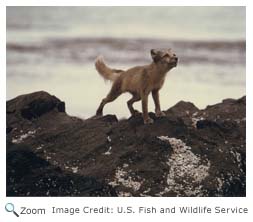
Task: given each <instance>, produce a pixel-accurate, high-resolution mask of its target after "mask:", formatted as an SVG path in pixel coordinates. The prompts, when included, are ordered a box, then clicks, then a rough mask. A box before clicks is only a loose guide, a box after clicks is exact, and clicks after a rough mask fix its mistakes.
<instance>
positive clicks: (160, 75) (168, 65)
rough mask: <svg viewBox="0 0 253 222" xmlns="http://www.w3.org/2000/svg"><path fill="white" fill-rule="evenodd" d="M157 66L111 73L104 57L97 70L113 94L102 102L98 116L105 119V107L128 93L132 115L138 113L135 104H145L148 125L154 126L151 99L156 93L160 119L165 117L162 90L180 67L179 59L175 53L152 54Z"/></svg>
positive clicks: (143, 107) (112, 71)
mask: <svg viewBox="0 0 253 222" xmlns="http://www.w3.org/2000/svg"><path fill="white" fill-rule="evenodd" d="M151 56H152V58H153V62H152V63H151V64H150V65H145V66H136V67H133V68H130V69H128V70H126V71H123V70H118V69H111V68H109V67H108V66H106V64H105V63H104V61H103V59H102V57H98V58H97V59H96V62H95V67H96V69H97V71H98V73H99V74H100V75H101V76H102V77H103V78H104V79H107V80H110V81H112V82H113V85H112V88H111V90H110V92H109V94H108V95H107V96H106V97H105V98H104V99H103V100H102V102H101V103H100V106H99V107H98V109H97V112H96V115H97V116H101V115H103V108H104V106H105V104H107V103H109V102H112V101H113V100H115V99H116V98H117V97H118V96H119V95H121V94H122V93H125V92H129V93H131V94H132V96H133V97H132V98H131V99H130V100H129V101H128V102H127V106H128V108H129V111H130V113H131V114H132V115H135V114H136V113H137V112H138V111H137V110H135V109H134V108H133V103H134V102H137V101H140V100H141V101H142V113H143V120H144V123H145V124H146V123H153V120H152V119H151V118H150V117H149V116H148V95H149V93H152V97H153V100H154V103H155V113H156V116H164V115H165V114H164V113H163V112H162V111H161V108H160V101H159V90H160V89H161V88H162V86H163V83H164V80H165V76H166V73H167V72H168V71H169V70H171V69H172V68H173V67H176V65H177V60H178V59H177V57H176V55H175V54H174V53H172V52H171V50H170V49H169V50H154V49H152V50H151Z"/></svg>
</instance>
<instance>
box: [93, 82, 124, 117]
mask: <svg viewBox="0 0 253 222" xmlns="http://www.w3.org/2000/svg"><path fill="white" fill-rule="evenodd" d="M121 93H122V92H121V89H120V82H118V81H115V82H114V83H113V85H112V88H111V90H110V92H109V94H108V95H107V96H106V97H105V98H104V99H102V102H101V103H100V105H99V107H98V109H97V112H96V116H102V115H103V109H104V106H105V105H106V104H107V103H110V102H112V101H114V100H115V99H117V98H118V97H119V96H120V95H121Z"/></svg>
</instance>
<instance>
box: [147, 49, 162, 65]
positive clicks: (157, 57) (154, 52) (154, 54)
mask: <svg viewBox="0 0 253 222" xmlns="http://www.w3.org/2000/svg"><path fill="white" fill-rule="evenodd" d="M150 53H151V57H152V59H153V60H154V62H158V61H159V60H160V59H161V56H160V54H159V51H158V50H156V49H151V51H150Z"/></svg>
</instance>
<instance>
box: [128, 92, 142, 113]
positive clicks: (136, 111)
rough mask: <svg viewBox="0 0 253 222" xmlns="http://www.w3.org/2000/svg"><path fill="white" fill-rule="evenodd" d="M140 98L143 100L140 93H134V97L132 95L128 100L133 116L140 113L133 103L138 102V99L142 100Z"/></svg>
mask: <svg viewBox="0 0 253 222" xmlns="http://www.w3.org/2000/svg"><path fill="white" fill-rule="evenodd" d="M140 100H141V97H140V95H138V94H133V97H132V98H131V99H130V100H128V101H127V106H128V109H129V111H130V113H131V115H132V116H134V115H136V114H137V113H139V111H138V110H135V109H134V108H133V104H134V103H135V102H137V101H140Z"/></svg>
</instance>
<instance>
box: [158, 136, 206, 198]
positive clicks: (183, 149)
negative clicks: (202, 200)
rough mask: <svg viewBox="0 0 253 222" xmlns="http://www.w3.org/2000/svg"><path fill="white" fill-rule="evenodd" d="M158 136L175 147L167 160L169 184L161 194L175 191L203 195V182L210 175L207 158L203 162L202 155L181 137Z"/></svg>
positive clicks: (179, 193)
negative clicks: (198, 154)
mask: <svg viewBox="0 0 253 222" xmlns="http://www.w3.org/2000/svg"><path fill="white" fill-rule="evenodd" d="M158 138H159V139H160V140H162V141H165V142H168V143H169V144H170V145H171V147H172V149H173V153H172V155H170V156H169V159H168V161H167V165H168V166H169V173H168V174H167V185H168V186H167V187H166V188H165V190H164V191H162V192H161V193H160V194H164V193H167V192H170V191H173V192H175V193H177V194H178V195H182V194H183V195H185V196H201V195H202V186H201V182H202V181H203V180H204V179H205V178H206V177H207V176H208V175H209V172H208V171H209V168H210V162H209V161H208V160H206V161H205V162H206V163H205V164H203V161H201V159H200V157H198V156H197V155H195V154H194V153H193V152H192V151H191V147H189V146H187V145H186V144H185V143H184V142H183V141H182V140H180V139H176V138H169V137H167V136H160V137H158Z"/></svg>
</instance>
